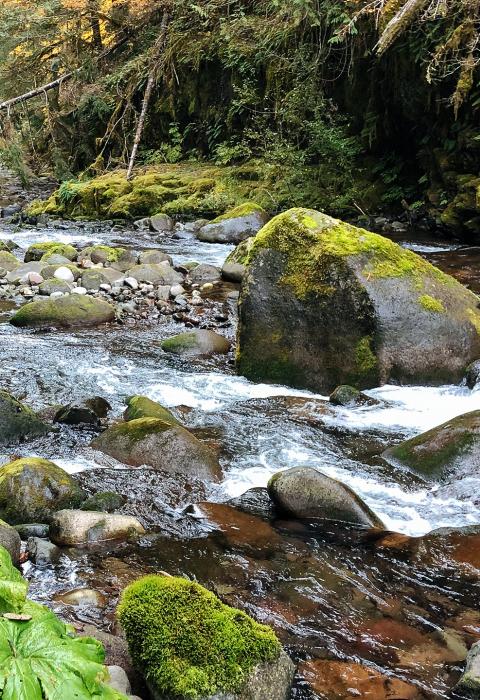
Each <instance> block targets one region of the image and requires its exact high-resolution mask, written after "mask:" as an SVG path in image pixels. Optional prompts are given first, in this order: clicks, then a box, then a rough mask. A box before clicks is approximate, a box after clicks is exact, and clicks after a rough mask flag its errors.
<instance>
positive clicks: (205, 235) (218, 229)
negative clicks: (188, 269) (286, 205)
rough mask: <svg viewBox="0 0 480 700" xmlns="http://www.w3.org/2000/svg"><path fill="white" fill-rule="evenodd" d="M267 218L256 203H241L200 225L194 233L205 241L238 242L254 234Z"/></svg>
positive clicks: (265, 213)
mask: <svg viewBox="0 0 480 700" xmlns="http://www.w3.org/2000/svg"><path fill="white" fill-rule="evenodd" d="M268 218H269V217H268V214H267V212H266V211H265V210H264V209H262V207H259V206H258V204H253V203H247V204H241V205H240V206H238V207H235V209H231V210H230V211H227V212H226V213H225V214H223V215H222V216H218V217H217V218H216V219H214V220H213V221H211V222H210V223H208V224H206V226H202V228H201V229H200V230H199V231H198V233H197V234H196V235H197V238H198V239H199V240H200V241H206V242H207V243H240V241H243V240H245V239H246V238H249V237H250V236H255V234H256V233H258V231H260V229H261V228H262V226H264V224H266V223H267V221H268Z"/></svg>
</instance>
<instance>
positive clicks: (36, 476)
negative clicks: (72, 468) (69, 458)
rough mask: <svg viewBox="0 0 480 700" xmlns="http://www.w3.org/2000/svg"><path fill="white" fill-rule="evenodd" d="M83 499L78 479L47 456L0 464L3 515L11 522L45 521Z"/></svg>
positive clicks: (1, 510)
mask: <svg viewBox="0 0 480 700" xmlns="http://www.w3.org/2000/svg"><path fill="white" fill-rule="evenodd" d="M84 499H85V494H84V493H83V491H82V489H81V488H80V487H79V486H78V484H77V483H76V481H74V479H73V478H72V477H71V476H70V475H69V474H67V472H66V471H64V470H63V469H61V468H60V467H58V466H57V465H56V464H54V463H53V462H49V461H48V460H46V459H39V458H37V457H25V458H23V459H17V460H15V461H14V462H10V463H9V464H6V465H5V466H4V467H1V468H0V517H1V518H2V519H4V520H6V521H7V522H8V523H13V524H17V523H38V522H46V520H48V518H49V517H50V516H51V514H52V513H53V512H54V511H56V510H59V509H61V508H75V507H76V506H78V505H80V503H81V502H82V501H83V500H84Z"/></svg>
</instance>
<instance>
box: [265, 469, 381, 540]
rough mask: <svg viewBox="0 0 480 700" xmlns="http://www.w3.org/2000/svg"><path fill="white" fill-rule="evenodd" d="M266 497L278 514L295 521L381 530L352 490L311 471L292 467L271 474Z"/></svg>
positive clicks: (370, 511) (374, 518) (373, 514)
mask: <svg viewBox="0 0 480 700" xmlns="http://www.w3.org/2000/svg"><path fill="white" fill-rule="evenodd" d="M268 494H269V496H270V498H271V499H272V501H273V502H274V503H275V505H276V507H277V508H278V509H279V511H281V512H283V513H285V514H287V515H290V516H293V517H294V518H300V519H306V520H308V519H314V520H335V521H337V522H343V523H349V524H351V525H355V526H358V527H367V528H370V527H377V528H384V524H383V523H382V521H381V520H380V518H378V517H377V516H376V515H375V513H373V511H372V510H370V508H369V507H368V506H367V504H366V503H364V501H362V499H361V498H360V497H359V496H357V494H356V493H355V492H354V491H352V489H351V488H349V487H348V486H346V485H345V484H342V483H341V482H340V481H337V479H332V478H331V477H329V476H326V474H322V473H321V472H319V471H317V469H313V468H312V467H293V468H292V469H287V470H286V471H283V472H278V473H277V474H274V475H273V476H272V478H271V479H270V481H269V482H268Z"/></svg>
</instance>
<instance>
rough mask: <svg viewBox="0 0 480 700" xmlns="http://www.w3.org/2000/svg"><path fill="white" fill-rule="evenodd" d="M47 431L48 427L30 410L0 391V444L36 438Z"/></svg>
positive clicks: (6, 392) (5, 392)
mask: <svg viewBox="0 0 480 700" xmlns="http://www.w3.org/2000/svg"><path fill="white" fill-rule="evenodd" d="M49 430H50V426H49V425H47V423H44V422H43V421H42V420H41V419H40V418H39V417H38V416H37V415H36V413H34V411H32V409H31V408H28V406H25V405H24V404H23V403H21V402H20V401H17V399H16V398H15V397H14V396H12V395H11V394H9V393H8V391H3V390H0V444H2V445H8V444H11V443H15V442H20V441H22V440H25V439H27V438H33V437H38V436H39V435H45V434H46V433H48V431H49Z"/></svg>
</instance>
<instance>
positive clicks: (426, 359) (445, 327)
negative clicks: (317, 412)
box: [237, 209, 480, 392]
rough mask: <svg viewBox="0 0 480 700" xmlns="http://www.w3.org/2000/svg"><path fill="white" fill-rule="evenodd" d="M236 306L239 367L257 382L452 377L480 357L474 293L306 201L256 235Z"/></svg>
mask: <svg viewBox="0 0 480 700" xmlns="http://www.w3.org/2000/svg"><path fill="white" fill-rule="evenodd" d="M239 308H240V323H239V333H238V341H239V342H238V351H237V365H238V369H239V372H240V373H241V374H244V375H245V376H246V377H248V378H250V379H253V380H258V381H270V382H275V383H281V384H289V385H292V386H298V387H302V388H303V387H304V388H309V389H313V390H315V391H322V392H327V391H328V392H330V391H332V390H333V389H334V388H335V387H336V386H338V385H340V384H351V385H353V386H357V387H360V388H368V387H373V386H377V385H379V384H382V383H385V382H387V381H389V380H396V381H403V382H410V383H443V382H448V381H454V382H455V381H459V380H460V379H461V377H462V375H463V371H464V369H465V367H466V366H467V365H468V364H469V363H470V362H471V361H472V360H473V359H475V358H477V357H478V356H480V335H479V333H480V311H479V309H478V297H477V296H475V295H474V294H472V293H471V292H469V291H468V290H467V289H465V288H464V287H463V286H462V285H461V284H459V283H458V282H456V280H454V279H453V278H452V277H449V276H448V275H446V274H444V273H443V272H441V271H440V270H438V269H437V268H435V267H434V266H433V265H431V264H430V263H428V262H427V261H426V260H424V259H423V258H421V257H420V256H418V255H416V254H415V253H413V252H412V251H410V250H406V249H404V248H402V247H401V246H399V245H397V244H396V243H393V242H392V241H390V240H388V239H386V238H384V237H382V236H379V235H377V234H375V233H371V232H369V231H365V230H364V229H360V228H357V227H355V226H351V225H349V224H346V223H343V222H342V221H339V220H337V219H333V218H331V217H329V216H327V215H325V214H321V213H319V212H316V211H313V210H308V209H291V210H289V211H287V212H285V213H284V214H280V215H279V216H276V217H275V218H274V219H272V220H271V221H270V222H269V223H268V224H267V225H266V226H264V227H263V228H262V230H261V231H260V232H259V233H258V234H257V236H256V237H255V239H254V242H253V243H252V247H251V249H250V252H249V253H248V259H247V272H246V277H245V280H244V284H243V287H242V293H241V296H240V307H239ZM419 348H421V352H419Z"/></svg>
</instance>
